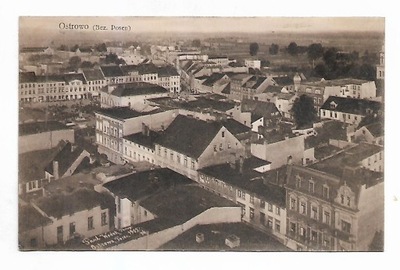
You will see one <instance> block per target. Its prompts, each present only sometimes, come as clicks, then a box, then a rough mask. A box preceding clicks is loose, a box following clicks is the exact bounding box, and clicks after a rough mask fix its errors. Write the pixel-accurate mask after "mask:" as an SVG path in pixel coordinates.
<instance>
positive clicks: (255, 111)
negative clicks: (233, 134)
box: [240, 99, 282, 133]
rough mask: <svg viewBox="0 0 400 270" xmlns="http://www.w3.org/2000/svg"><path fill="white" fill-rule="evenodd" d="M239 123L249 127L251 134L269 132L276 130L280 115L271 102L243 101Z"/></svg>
mask: <svg viewBox="0 0 400 270" xmlns="http://www.w3.org/2000/svg"><path fill="white" fill-rule="evenodd" d="M240 110H241V115H240V122H241V123H242V124H244V125H246V126H249V127H251V130H252V131H253V132H256V133H258V132H260V133H261V131H260V130H261V129H262V130H271V129H274V128H276V126H277V124H278V123H279V122H280V121H281V119H282V115H281V113H280V112H279V110H278V108H277V107H276V106H275V104H274V103H272V102H263V101H258V100H247V99H246V100H243V101H242V103H241V108H240Z"/></svg>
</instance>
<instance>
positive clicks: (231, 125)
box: [222, 118, 250, 135]
mask: <svg viewBox="0 0 400 270" xmlns="http://www.w3.org/2000/svg"><path fill="white" fill-rule="evenodd" d="M222 125H224V127H226V129H227V130H229V132H230V133H232V134H233V135H238V134H242V133H246V132H249V131H250V128H249V127H248V126H245V125H243V124H242V123H239V122H238V121H236V120H234V119H230V118H229V119H227V120H225V121H222Z"/></svg>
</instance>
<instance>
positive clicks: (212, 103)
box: [182, 97, 236, 112]
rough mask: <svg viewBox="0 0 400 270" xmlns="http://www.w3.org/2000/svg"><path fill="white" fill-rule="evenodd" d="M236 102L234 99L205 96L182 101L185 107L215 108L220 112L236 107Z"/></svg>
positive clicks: (190, 108) (189, 108)
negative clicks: (216, 98)
mask: <svg viewBox="0 0 400 270" xmlns="http://www.w3.org/2000/svg"><path fill="white" fill-rule="evenodd" d="M235 105H236V103H235V102H233V101H223V100H215V99H210V98H205V97H199V98H197V99H196V100H193V101H189V102H186V103H182V107H183V108H184V109H188V110H193V109H213V110H216V111H220V112H226V111H228V110H231V109H233V108H234V107H235Z"/></svg>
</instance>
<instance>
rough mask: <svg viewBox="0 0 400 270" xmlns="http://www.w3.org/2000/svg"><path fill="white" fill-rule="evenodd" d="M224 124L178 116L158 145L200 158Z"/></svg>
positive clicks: (158, 141)
mask: <svg viewBox="0 0 400 270" xmlns="http://www.w3.org/2000/svg"><path fill="white" fill-rule="evenodd" d="M221 128H222V124H221V123H219V122H206V121H202V120H197V119H194V118H191V117H187V116H183V115H178V116H177V117H176V118H175V119H174V121H172V123H171V124H170V125H169V126H168V128H167V129H166V130H165V132H164V134H163V135H162V136H161V137H160V138H159V139H158V140H157V141H156V143H158V144H160V145H162V146H164V147H167V148H170V149H173V150H175V151H177V152H178V153H181V154H184V155H187V156H189V157H192V158H196V159H197V158H199V157H200V156H201V154H202V153H203V152H204V150H205V149H206V148H207V146H208V145H209V144H210V143H211V141H212V140H213V139H214V137H215V136H216V135H217V133H218V132H219V130H220V129H221Z"/></svg>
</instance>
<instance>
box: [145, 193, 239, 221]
mask: <svg viewBox="0 0 400 270" xmlns="http://www.w3.org/2000/svg"><path fill="white" fill-rule="evenodd" d="M140 205H141V206H143V207H144V208H145V209H147V210H149V211H150V212H151V213H153V214H155V215H156V216H157V217H160V218H166V219H169V220H172V221H174V222H175V223H176V224H181V223H182V222H185V221H188V220H190V219H191V218H193V217H195V216H197V215H199V214H201V213H202V212H204V211H206V210H207V209H209V208H212V207H238V206H237V205H236V204H234V203H233V202H231V201H229V200H227V199H224V198H222V197H220V196H218V195H216V194H214V193H211V192H209V191H207V190H205V189H203V188H201V187H199V186H193V185H180V186H176V187H174V188H170V189H167V190H165V191H163V192H159V193H156V194H154V195H153V196H149V197H147V198H145V199H144V200H143V201H141V203H140Z"/></svg>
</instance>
